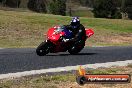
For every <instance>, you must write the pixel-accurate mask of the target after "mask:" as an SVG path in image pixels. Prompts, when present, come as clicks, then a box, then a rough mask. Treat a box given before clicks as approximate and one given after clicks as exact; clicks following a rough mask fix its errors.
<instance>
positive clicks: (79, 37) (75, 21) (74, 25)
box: [63, 17, 86, 43]
mask: <svg viewBox="0 0 132 88" xmlns="http://www.w3.org/2000/svg"><path fill="white" fill-rule="evenodd" d="M65 28H66V29H68V30H70V31H72V33H73V37H72V38H71V39H63V41H64V42H68V41H73V42H78V41H81V42H82V43H85V40H86V31H85V28H84V26H83V25H82V24H81V23H80V20H79V17H73V18H72V20H71V23H70V25H65Z"/></svg>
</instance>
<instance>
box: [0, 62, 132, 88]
mask: <svg viewBox="0 0 132 88" xmlns="http://www.w3.org/2000/svg"><path fill="white" fill-rule="evenodd" d="M129 65H130V64H129ZM87 74H131V75H132V69H131V67H129V66H122V67H117V66H113V67H110V68H97V69H87ZM82 87H83V88H93V87H94V88H102V87H108V88H126V87H127V88H130V87H132V83H127V84H86V85H84V86H79V85H78V84H77V83H76V72H75V71H73V72H68V73H64V72H63V73H57V74H56V73H55V74H49V75H48V74H42V75H36V76H28V77H21V78H14V79H3V80H0V88H82Z"/></svg>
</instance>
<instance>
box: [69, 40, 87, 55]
mask: <svg viewBox="0 0 132 88" xmlns="http://www.w3.org/2000/svg"><path fill="white" fill-rule="evenodd" d="M84 46H85V43H81V42H80V41H79V42H77V43H75V44H74V45H73V46H72V47H71V48H70V49H69V50H68V52H69V53H70V54H73V55H74V54H78V53H79V52H80V51H81V50H82V49H83V48H84Z"/></svg>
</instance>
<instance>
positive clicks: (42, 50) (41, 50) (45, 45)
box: [36, 41, 50, 56]
mask: <svg viewBox="0 0 132 88" xmlns="http://www.w3.org/2000/svg"><path fill="white" fill-rule="evenodd" d="M49 52H50V42H46V41H45V42H42V43H41V44H40V45H39V46H38V47H37V49H36V53H37V55H39V56H44V55H46V54H48V53H49Z"/></svg>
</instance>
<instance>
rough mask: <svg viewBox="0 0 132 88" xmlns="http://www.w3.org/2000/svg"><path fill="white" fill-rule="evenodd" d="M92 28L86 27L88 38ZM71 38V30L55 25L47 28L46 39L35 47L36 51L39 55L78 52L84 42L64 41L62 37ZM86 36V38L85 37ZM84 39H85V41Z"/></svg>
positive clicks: (91, 33)
mask: <svg viewBox="0 0 132 88" xmlns="http://www.w3.org/2000/svg"><path fill="white" fill-rule="evenodd" d="M93 34H94V32H93V30H92V29H86V36H87V38H89V37H90V36H91V35H93ZM64 38H66V39H68V38H72V32H71V31H70V30H68V29H65V27H63V26H55V27H52V28H50V29H49V30H48V32H47V39H46V40H45V41H44V42H42V43H41V44H40V45H39V46H38V47H37V49H36V53H37V55H39V56H44V55H46V54H48V53H57V52H66V51H68V52H69V53H70V54H77V53H79V52H80V51H81V50H82V49H83V48H84V46H85V42H84V43H83V42H82V41H78V42H73V41H72V42H64V41H63V39H64ZM87 38H86V39H87ZM86 39H85V41H86Z"/></svg>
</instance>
